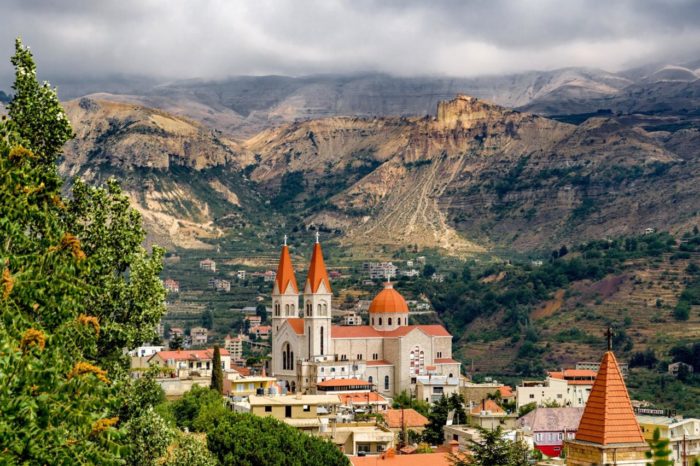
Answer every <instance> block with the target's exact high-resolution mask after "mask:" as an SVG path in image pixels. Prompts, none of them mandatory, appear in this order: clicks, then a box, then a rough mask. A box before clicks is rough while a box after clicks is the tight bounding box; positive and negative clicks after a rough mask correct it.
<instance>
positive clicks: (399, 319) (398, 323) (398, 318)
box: [396, 317, 401, 325]
mask: <svg viewBox="0 0 700 466" xmlns="http://www.w3.org/2000/svg"><path fill="white" fill-rule="evenodd" d="M396 325H401V317H397V318H396Z"/></svg>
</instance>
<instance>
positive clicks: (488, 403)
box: [470, 400, 506, 414]
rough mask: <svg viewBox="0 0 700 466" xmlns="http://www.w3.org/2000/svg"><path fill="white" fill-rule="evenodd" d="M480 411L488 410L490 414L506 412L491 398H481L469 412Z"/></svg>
mask: <svg viewBox="0 0 700 466" xmlns="http://www.w3.org/2000/svg"><path fill="white" fill-rule="evenodd" d="M482 411H488V412H490V413H491V414H505V413H506V412H505V411H504V410H503V408H501V407H500V406H498V403H496V402H495V401H493V400H481V403H479V404H478V405H476V406H474V407H473V408H472V410H471V411H470V412H471V414H481V412H482Z"/></svg>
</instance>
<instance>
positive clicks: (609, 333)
mask: <svg viewBox="0 0 700 466" xmlns="http://www.w3.org/2000/svg"><path fill="white" fill-rule="evenodd" d="M613 335H614V333H613V330H612V328H611V327H608V329H607V330H606V331H605V336H606V338H607V339H608V351H612V338H613Z"/></svg>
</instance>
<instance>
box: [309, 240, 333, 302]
mask: <svg viewBox="0 0 700 466" xmlns="http://www.w3.org/2000/svg"><path fill="white" fill-rule="evenodd" d="M306 283H307V284H308V285H309V286H310V287H311V292H312V293H316V292H317V291H318V287H319V286H321V283H323V284H324V285H325V286H326V291H327V292H328V293H330V292H331V282H330V280H328V272H326V265H325V264H324V263H323V252H322V251H321V243H314V251H313V252H312V253H311V264H309V273H308V275H307V276H306Z"/></svg>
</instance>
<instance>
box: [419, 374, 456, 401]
mask: <svg viewBox="0 0 700 466" xmlns="http://www.w3.org/2000/svg"><path fill="white" fill-rule="evenodd" d="M426 370H428V371H430V366H428V367H426ZM453 393H459V379H458V378H457V377H449V376H446V375H432V374H429V375H422V376H418V377H416V398H417V399H419V400H423V401H426V402H428V403H431V404H432V403H435V402H437V401H440V398H442V397H443V396H450V395H452V394H453Z"/></svg>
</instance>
